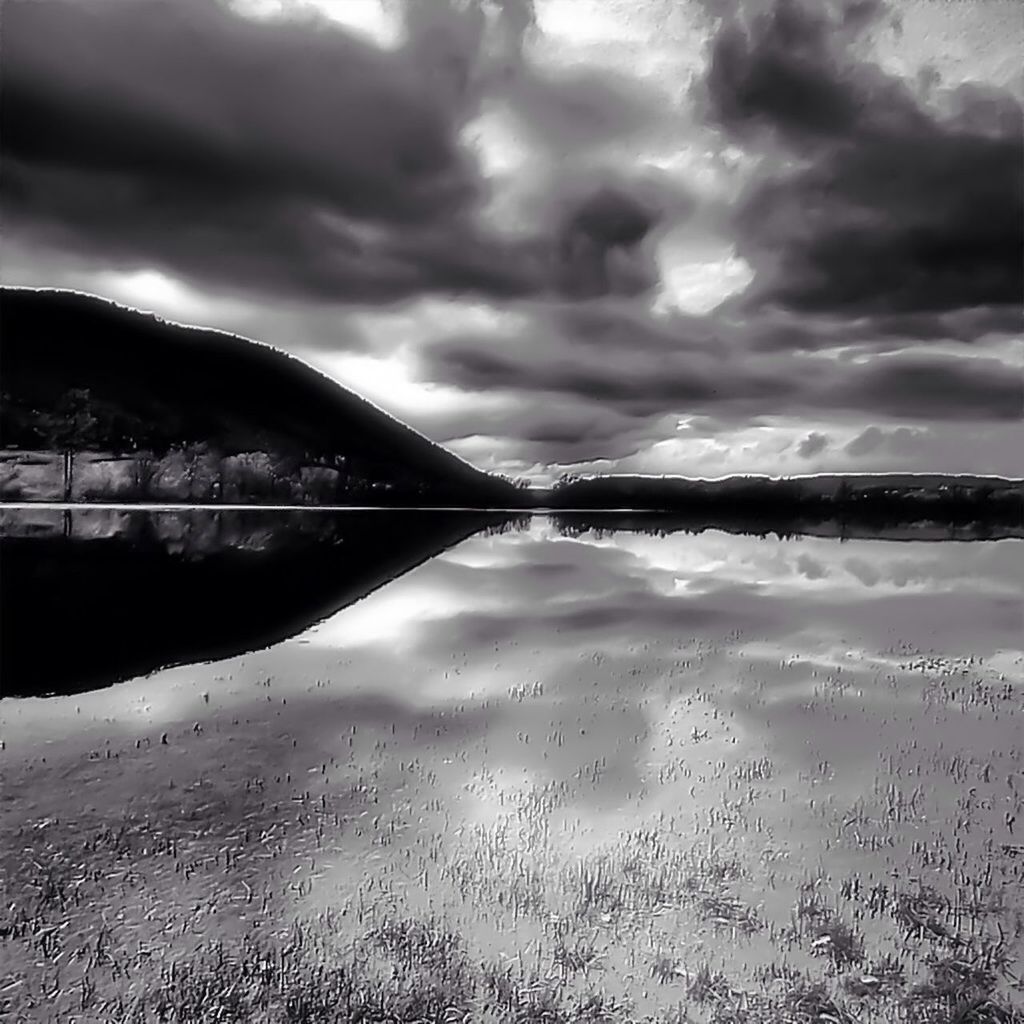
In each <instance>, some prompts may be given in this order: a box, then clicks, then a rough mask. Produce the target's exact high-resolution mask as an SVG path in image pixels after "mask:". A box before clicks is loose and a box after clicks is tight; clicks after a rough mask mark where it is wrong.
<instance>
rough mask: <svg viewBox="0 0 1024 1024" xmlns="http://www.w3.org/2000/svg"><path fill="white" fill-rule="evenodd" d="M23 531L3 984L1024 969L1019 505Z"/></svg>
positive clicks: (889, 1010) (341, 990)
mask: <svg viewBox="0 0 1024 1024" xmlns="http://www.w3.org/2000/svg"><path fill="white" fill-rule="evenodd" d="M0 529H2V539H0V543H2V550H0V558H2V561H0V572H2V577H0V582H2V586H3V593H2V599H3V603H2V609H3V660H2V669H3V674H2V684H3V694H4V699H3V700H2V701H0V725H2V735H3V739H4V749H3V751H2V753H0V759H2V768H3V780H4V781H3V794H2V797H3V800H2V815H3V818H2V822H0V825H2V831H3V834H4V835H5V836H7V837H8V842H7V843H6V844H5V845H4V850H3V863H2V868H3V883H4V890H5V891H4V892H3V894H2V895H3V900H2V902H3V906H4V909H3V911H2V915H3V916H0V943H2V950H0V959H2V960H3V962H4V964H5V966H4V967H3V968H0V1014H2V1011H3V1008H4V1005H6V1008H7V1009H8V1010H9V1011H10V1012H11V1013H12V1014H22V1015H23V1019H26V1020H29V1019H31V1020H48V1019H51V1016H50V1015H51V1014H52V1016H53V1019H62V1020H69V1019H72V1016H74V1019H78V1020H92V1019H96V1020H106V1019H118V1020H133V1019H138V1020H154V1019H158V1020H179V1019H180V1020H185V1019H195V1020H201V1019H209V1020H220V1019H223V1020H229V1019H230V1020H247V1019H253V1020H256V1019H259V1020H279V1019H280V1020H295V1021H298V1020H303V1021H306V1020H308V1021H314V1020H316V1021H319V1020H366V1021H370V1020H398V1021H413V1020H430V1021H435V1020H436V1021H456V1020H459V1021H474V1022H475V1021H484V1022H486V1021H492V1020H493V1021H499V1020H502V1021H504V1020H510V1021H512V1020H514V1021H519V1020H523V1021H526V1020H538V1021H544V1020H546V1021H615V1022H617V1021H627V1020H629V1021H632V1020H649V1021H663V1022H669V1021H673V1022H682V1021H684V1020H688V1021H708V1022H711V1021H716V1022H725V1021H730V1022H733V1021H756V1022H760V1021H797V1022H803V1021H819V1020H821V1021H826V1020H832V1021H854V1020H856V1021H893V1020H906V1021H916V1022H940V1021H942V1022H946V1021H952V1020H959V1021H961V1022H964V1024H968V1022H970V1021H976V1022H981V1021H1002V1020H1007V1021H1008V1020H1011V1019H1016V1018H1015V1017H1012V1016H1011V1015H1012V1014H1013V1013H1015V1012H1019V1011H1020V1010H1021V1007H1022V1006H1024V999H1022V991H1021V987H1020V978H1021V976H1022V974H1024V899H1022V892H1024V889H1022V886H1024V759H1022V744H1024V731H1022V729H1021V721H1022V718H1021V715H1022V711H1024V671H1022V669H1024V645H1022V638H1024V628H1022V627H1024V595H1022V587H1021V581H1022V580H1024V542H1022V541H1020V540H1017V539H1005V540H987V541H985V540H977V541H964V540H950V539H942V536H943V535H942V533H941V531H933V532H932V533H929V532H928V531H927V530H924V531H919V532H917V533H915V532H914V531H912V530H905V531H903V533H902V534H900V535H899V539H891V538H864V537H857V538H852V537H846V538H842V537H829V536H819V537H810V536H797V537H787V538H779V537H777V536H774V535H768V536H750V535H743V534H730V533H726V532H721V531H717V530H710V529H709V530H705V531H703V532H699V533H687V532H685V531H683V530H675V529H673V528H672V527H671V524H670V523H667V521H664V520H658V519H657V518H656V517H652V518H643V517H634V518H632V519H629V520H623V519H622V518H621V517H619V518H618V519H616V518H614V517H602V516H601V514H599V513H595V514H591V515H589V516H586V517H584V516H579V515H576V516H571V515H564V516H546V515H532V516H529V515H519V516H508V515H504V514H502V513H468V512H467V513H447V514H446V513H429V514H427V513H418V512H411V511H410V512H372V511H371V512H351V513H344V512H343V513H336V512H319V511H304V512H291V513H289V512H265V511H258V510H252V511H225V512H216V513H212V512H198V511H189V512H183V511H173V512H172V511H165V512H137V511H131V512H129V511H124V510H110V509H106V510H104V509H93V510H88V509H85V510H79V511H75V512H72V513H70V514H64V513H61V512H59V511H52V510H42V509H40V510H18V511H12V510H5V511H3V512H2V514H0ZM340 1007H345V1009H344V1010H342V1009H339V1008H340ZM132 1014H135V1015H136V1016H134V1017H133V1016H132ZM217 1014H221V1016H217ZM232 1014H234V1015H233V1016H232ZM261 1014H262V1016H261ZM360 1014H362V1016H360ZM375 1014H376V1015H375ZM388 1014H390V1016H388ZM972 1014H973V1016H972ZM986 1014H987V1015H986ZM958 1015H959V1016H958Z"/></svg>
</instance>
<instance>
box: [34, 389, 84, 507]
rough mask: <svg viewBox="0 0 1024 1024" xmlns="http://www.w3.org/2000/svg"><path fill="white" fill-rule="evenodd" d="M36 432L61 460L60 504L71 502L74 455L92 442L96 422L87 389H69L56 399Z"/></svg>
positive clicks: (44, 414) (40, 421) (42, 417)
mask: <svg viewBox="0 0 1024 1024" xmlns="http://www.w3.org/2000/svg"><path fill="white" fill-rule="evenodd" d="M39 432H40V434H41V435H42V437H43V439H44V441H45V442H46V444H47V445H48V446H49V447H50V448H51V449H52V450H53V451H56V452H60V454H61V456H62V457H63V460H64V501H66V502H70V501H71V488H72V485H73V483H74V471H75V454H76V453H77V452H80V451H82V450H83V449H84V448H87V447H88V446H89V445H90V444H93V443H95V441H96V439H97V419H96V416H95V415H94V413H93V405H92V397H91V395H90V394H89V389H88V388H70V389H69V390H68V391H65V392H64V394H63V395H61V396H60V398H59V399H58V400H57V404H56V405H55V406H54V407H53V412H48V413H43V415H42V416H41V417H40V420H39Z"/></svg>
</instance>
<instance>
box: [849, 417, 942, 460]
mask: <svg viewBox="0 0 1024 1024" xmlns="http://www.w3.org/2000/svg"><path fill="white" fill-rule="evenodd" d="M922 439H923V435H922V433H921V432H920V431H918V430H913V429H911V428H910V427H896V428H895V429H893V430H883V429H882V428H881V427H879V426H878V425H877V424H872V425H871V426H870V427H865V429H864V430H862V431H861V432H860V433H859V434H858V435H857V436H856V437H855V438H853V439H852V440H851V441H848V442H847V443H846V444H845V445H844V446H843V451H844V452H846V453H847V455H853V456H855V457H860V456H862V455H870V454H872V453H875V452H881V451H889V452H894V453H897V454H907V453H913V452H914V451H915V450H917V449H918V448H919V447H920V445H921V442H922Z"/></svg>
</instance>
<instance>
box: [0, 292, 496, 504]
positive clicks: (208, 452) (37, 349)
mask: <svg viewBox="0 0 1024 1024" xmlns="http://www.w3.org/2000/svg"><path fill="white" fill-rule="evenodd" d="M0 369H2V375H3V376H2V404H0V443H2V444H3V445H4V446H5V447H6V448H7V449H13V450H20V451H25V452H37V453H38V452H55V451H56V452H62V453H63V454H64V458H65V465H64V470H65V478H66V479H65V491H66V495H65V496H66V497H71V496H72V495H73V496H74V497H75V499H76V500H78V499H79V498H81V497H86V498H88V497H89V496H90V495H82V494H79V493H77V492H73V490H72V487H73V479H69V478H70V477H72V475H73V469H74V463H75V456H76V455H77V454H78V453H81V452H86V453H88V452H92V453H103V454H105V455H107V456H109V457H111V458H114V459H117V458H119V457H120V458H121V459H122V461H125V462H128V463H130V464H131V465H130V472H128V474H127V477H126V476H125V473H122V474H121V478H119V479H121V483H120V484H119V485H118V486H119V487H121V489H122V490H123V489H124V487H126V486H128V485H129V484H131V485H133V486H134V489H135V491H136V492H138V493H133V494H129V495H125V494H121V493H118V494H112V495H108V496H109V497H115V498H123V497H126V496H127V497H128V498H136V499H138V498H145V497H156V498H161V497H163V498H175V497H177V498H183V499H184V500H201V499H204V498H205V499H209V498H214V499H216V498H219V497H223V496H224V492H225V489H226V488H230V487H234V490H235V492H236V493H235V495H234V496H235V498H237V499H238V500H257V501H258V500H271V499H275V500H279V501H287V500H294V499H295V497H296V496H298V497H299V498H300V499H303V498H306V497H308V495H309V494H310V493H312V494H313V495H314V497H315V500H317V501H319V502H320V503H330V502H338V503H342V504H360V503H372V504H383V505H408V504H422V505H445V504H464V505H471V506H478V505H481V504H493V503H498V504H501V503H502V502H503V501H505V499H506V498H507V497H508V494H509V492H511V491H512V488H511V486H510V485H509V484H508V483H507V482H505V481H503V480H500V479H498V478H495V477H492V476H489V475H488V474H486V473H483V472H481V471H479V470H477V469H475V468H474V467H472V466H470V465H469V464H468V463H466V462H463V461H462V460H461V459H459V458H457V457H456V456H455V455H453V454H452V453H451V452H448V451H446V450H445V449H444V448H442V447H440V446H439V445H436V444H434V443H432V442H431V441H429V440H427V438H425V437H423V436H422V435H420V434H417V433H416V432H415V431H413V430H411V429H410V428H409V427H406V426H405V425H403V424H402V423H400V422H398V421H397V420H395V419H393V418H392V417H390V416H388V415H387V414H386V413H384V412H382V411H381V410H380V409H378V408H376V407H375V406H373V405H371V404H370V403H369V402H367V401H365V400H364V399H362V398H360V397H359V396H358V395H355V394H353V393H352V392H351V391H348V390H346V389H345V388H343V387H342V386H340V385H339V384H338V383H336V382H335V381H333V380H331V379H330V378H328V377H326V376H324V375H323V374H321V373H319V372H318V371H316V370H314V369H313V368H312V367H310V366H307V365H306V364H305V363H303V362H301V361H300V360H298V359H295V358H293V357H291V356H288V355H286V354H285V353H283V352H280V351H278V350H276V349H273V348H271V347H270V346H267V345H263V344H259V343H256V342H252V341H248V340H246V339H244V338H239V337H236V336H233V335H230V334H226V333H223V332H219V331H212V330H201V329H195V328H190V327H183V326H180V325H177V324H173V323H169V322H167V321H164V320H161V319H159V318H157V317H155V316H152V315H148V314H144V313H139V312H137V311H134V310H130V309H126V308H124V307H121V306H117V305H115V304H114V303H111V302H108V301H105V300H103V299H98V298H94V297H91V296H86V295H81V294H77V293H73V292H59V291H31V290H24V289H3V290H2V291H0ZM171 453H173V454H174V455H175V456H176V458H177V463H176V465H177V466H178V472H177V476H176V477H175V480H178V481H179V482H180V480H179V478H181V477H182V476H188V477H190V479H189V481H188V484H189V486H188V488H187V490H188V493H185V494H178V493H173V494H172V493H168V488H170V489H171V490H173V488H172V486H171V484H170V483H168V482H167V481H166V480H164V481H163V482H162V483H161V480H157V479H155V476H156V469H155V468H154V464H155V462H158V463H159V467H160V472H161V473H163V474H164V476H168V474H169V475H170V476H174V473H171V472H170V470H168V469H167V465H168V456H169V454H171ZM161 460H162V461H161ZM171 461H172V462H173V460H171ZM218 474H219V475H220V477H221V478H222V479H218ZM125 480H127V481H128V483H127V484H126V483H125ZM163 485H166V486H165V487H164V490H163V491H161V489H160V488H161V486H163ZM112 486H113V485H112ZM175 486H177V484H175ZM147 487H148V488H151V489H152V490H153V491H154V493H152V494H146V493H144V492H145V491H146V489H147ZM129 489H130V488H129ZM179 490H180V488H179ZM197 491H198V492H199V493H197ZM92 496H93V497H96V496H97V495H92ZM53 497H60V495H53Z"/></svg>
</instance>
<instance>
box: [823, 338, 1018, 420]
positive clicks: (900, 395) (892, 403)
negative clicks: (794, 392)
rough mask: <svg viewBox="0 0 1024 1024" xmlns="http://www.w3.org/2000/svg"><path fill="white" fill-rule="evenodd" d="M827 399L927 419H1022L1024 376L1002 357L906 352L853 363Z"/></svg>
mask: <svg viewBox="0 0 1024 1024" xmlns="http://www.w3.org/2000/svg"><path fill="white" fill-rule="evenodd" d="M822 402H823V405H824V406H825V407H826V408H828V407H829V406H830V405H832V407H834V408H847V409H855V410H857V411H858V412H865V413H868V414H870V413H872V412H878V413H882V414H884V415H889V416H896V417H902V416H905V417H913V418H920V419H925V420H927V419H937V420H1018V419H1020V418H1021V417H1022V416H1024V376H1022V375H1021V373H1020V370H1019V368H1018V367H1015V366H1009V365H1007V364H1006V363H1003V362H1002V361H1000V360H998V359H990V358H982V357H977V356H963V357H959V356H949V355H937V356H932V355H921V354H919V353H916V352H904V353H898V354H896V355H892V356H885V357H880V358H877V359H874V360H872V361H871V362H869V363H861V364H859V365H857V366H856V367H853V368H851V369H850V371H849V372H847V373H844V374H843V375H842V377H841V379H839V380H837V381H836V383H835V384H834V385H832V386H831V387H829V388H827V389H826V390H825V392H824V393H823V395H822Z"/></svg>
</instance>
